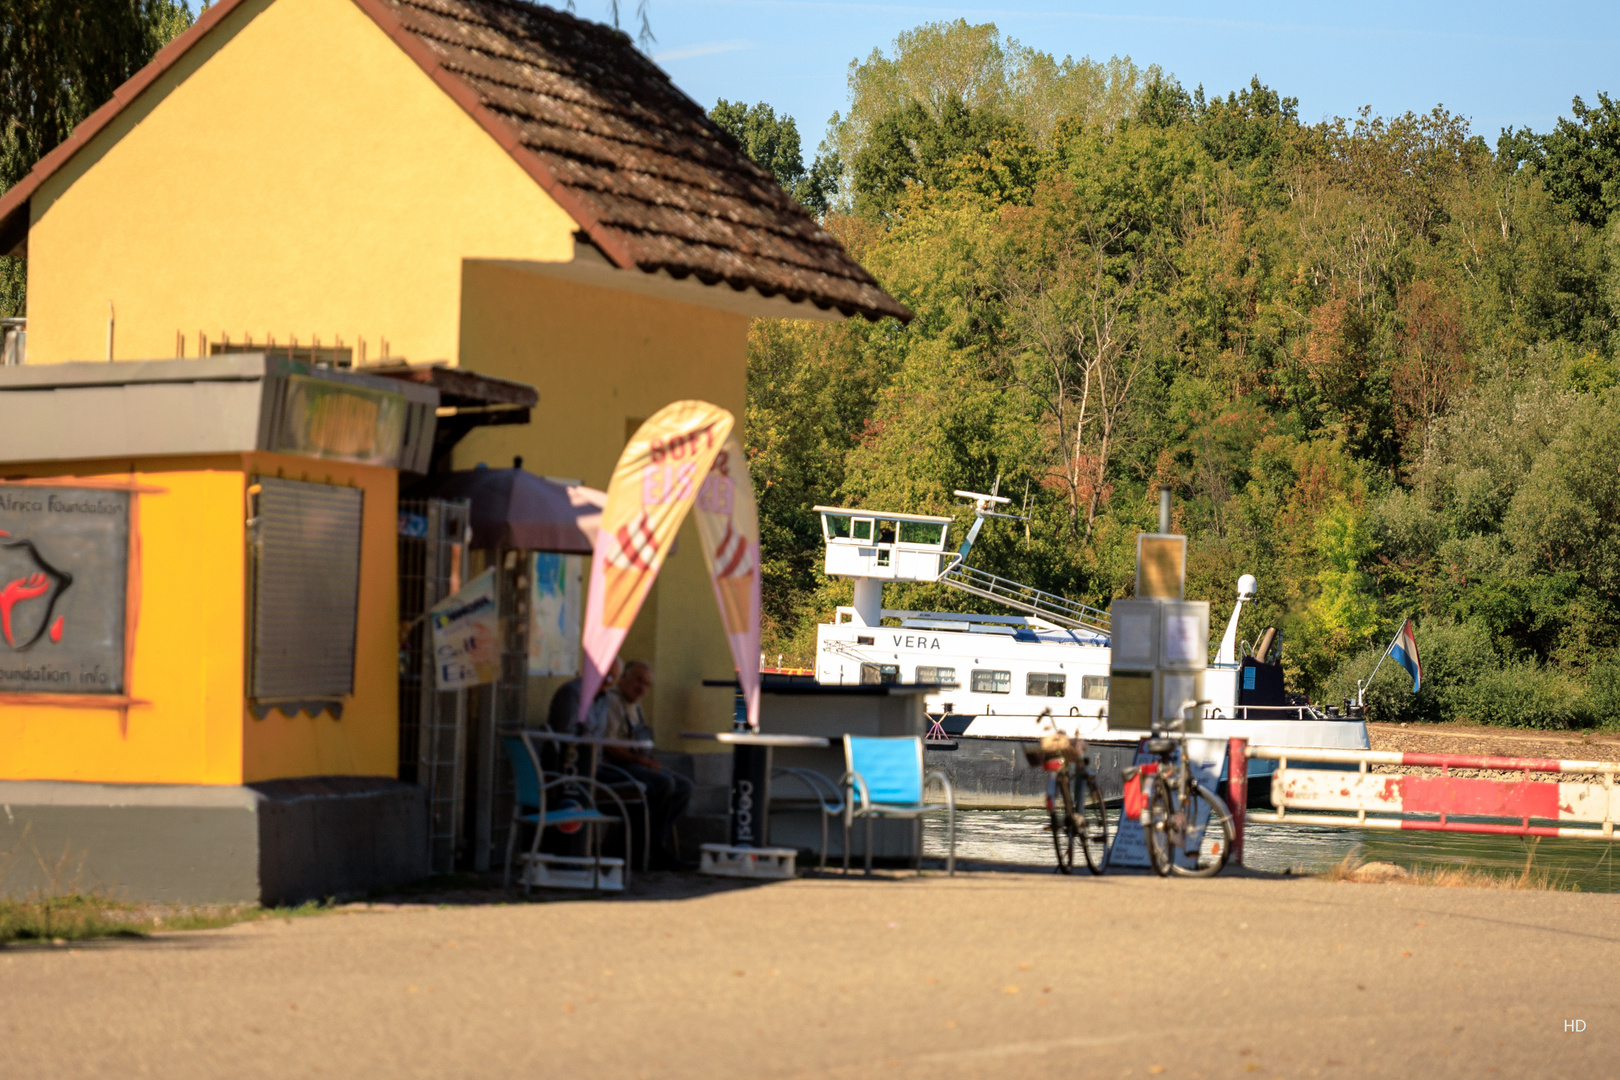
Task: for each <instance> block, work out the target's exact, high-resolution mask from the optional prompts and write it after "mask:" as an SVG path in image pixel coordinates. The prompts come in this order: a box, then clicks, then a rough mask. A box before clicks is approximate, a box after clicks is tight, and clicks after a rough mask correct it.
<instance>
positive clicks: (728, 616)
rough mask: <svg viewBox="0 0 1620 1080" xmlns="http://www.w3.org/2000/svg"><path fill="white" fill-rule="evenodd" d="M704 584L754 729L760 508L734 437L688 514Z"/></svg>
mask: <svg viewBox="0 0 1620 1080" xmlns="http://www.w3.org/2000/svg"><path fill="white" fill-rule="evenodd" d="M693 517H694V518H695V519H696V520H697V527H698V537H699V538H700V539H701V540H702V541H703V557H704V558H705V559H706V560H708V563H709V580H710V581H711V582H712V583H713V584H714V597H715V599H716V600H717V601H718V602H719V604H720V621H721V622H722V623H724V624H725V628H726V641H727V642H728V643H729V644H730V645H731V659H732V661H733V662H734V663H735V664H736V665H737V680H738V683H739V684H740V685H741V687H742V692H743V700H744V701H746V702H747V703H748V726H749V727H751V728H754V729H756V730H757V729H758V728H759V586H760V568H759V562H760V560H759V509H758V507H757V505H756V504H755V502H754V483H753V481H752V480H751V479H750V478H749V476H748V458H747V457H746V456H744V454H743V449H742V447H741V445H739V444H738V442H737V437H736V436H735V435H733V436H730V437H729V438H727V439H726V443H725V446H723V447H721V449H720V453H719V454H718V455H716V457H715V459H714V466H713V468H711V469H710V470H709V475H708V477H707V478H706V479H705V480H704V481H703V486H702V487H701V488H699V489H698V497H697V505H696V507H694V509H693Z"/></svg>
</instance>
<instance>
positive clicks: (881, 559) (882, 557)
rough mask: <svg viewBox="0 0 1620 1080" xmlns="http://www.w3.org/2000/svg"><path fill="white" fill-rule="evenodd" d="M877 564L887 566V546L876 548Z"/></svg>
mask: <svg viewBox="0 0 1620 1080" xmlns="http://www.w3.org/2000/svg"><path fill="white" fill-rule="evenodd" d="M878 565H879V566H888V565H889V549H888V548H878Z"/></svg>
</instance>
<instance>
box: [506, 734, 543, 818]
mask: <svg viewBox="0 0 1620 1080" xmlns="http://www.w3.org/2000/svg"><path fill="white" fill-rule="evenodd" d="M501 743H502V744H503V745H504V746H505V747H506V756H507V758H508V759H509V760H510V761H511V762H512V797H513V799H514V800H515V801H516V802H517V804H518V805H519V806H522V807H530V806H534V807H538V806H539V805H540V774H539V773H537V772H536V771H535V768H534V758H532V757H530V756H529V748H528V747H527V746H526V745H524V742H523V740H522V739H521V738H519V737H518V736H516V735H507V736H505V737H503V738H502V739H501Z"/></svg>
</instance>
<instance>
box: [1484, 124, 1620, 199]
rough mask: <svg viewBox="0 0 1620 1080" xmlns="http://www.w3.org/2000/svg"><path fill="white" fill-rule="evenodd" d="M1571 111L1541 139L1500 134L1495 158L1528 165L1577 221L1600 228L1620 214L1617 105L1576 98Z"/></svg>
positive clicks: (1518, 133)
mask: <svg viewBox="0 0 1620 1080" xmlns="http://www.w3.org/2000/svg"><path fill="white" fill-rule="evenodd" d="M1571 111H1572V112H1574V114H1575V118H1574V119H1573V120H1571V119H1568V118H1566V117H1559V119H1558V123H1557V124H1556V125H1555V126H1554V127H1553V130H1551V131H1549V132H1547V133H1546V134H1545V135H1537V134H1535V133H1534V132H1532V131H1530V130H1528V129H1524V128H1521V129H1518V130H1512V129H1510V130H1507V131H1504V132H1502V136H1501V138H1500V139H1498V140H1497V154H1498V156H1500V157H1501V158H1503V159H1504V160H1506V161H1508V162H1510V163H1512V164H1514V165H1517V164H1519V163H1524V164H1528V165H1529V166H1530V167H1531V168H1533V169H1534V170H1536V171H1537V172H1538V173H1540V174H1541V176H1542V178H1543V179H1544V181H1545V182H1546V185H1547V189H1548V190H1549V191H1550V192H1551V193H1552V196H1553V198H1554V199H1556V200H1557V201H1558V202H1559V203H1561V204H1563V205H1564V206H1565V207H1567V208H1568V210H1569V212H1570V214H1571V215H1572V216H1573V217H1574V218H1575V219H1576V220H1577V221H1580V222H1584V223H1585V224H1587V225H1592V226H1595V227H1597V228H1602V227H1603V226H1604V224H1606V223H1607V222H1608V220H1609V218H1610V217H1611V216H1612V215H1613V214H1614V212H1615V211H1616V210H1617V209H1620V102H1616V101H1614V100H1612V99H1611V98H1610V97H1609V95H1608V94H1603V93H1600V94H1598V103H1597V105H1595V106H1591V105H1587V104H1586V102H1584V101H1582V100H1581V99H1580V98H1579V97H1578V96H1577V97H1576V98H1575V100H1574V102H1573V103H1572V104H1571Z"/></svg>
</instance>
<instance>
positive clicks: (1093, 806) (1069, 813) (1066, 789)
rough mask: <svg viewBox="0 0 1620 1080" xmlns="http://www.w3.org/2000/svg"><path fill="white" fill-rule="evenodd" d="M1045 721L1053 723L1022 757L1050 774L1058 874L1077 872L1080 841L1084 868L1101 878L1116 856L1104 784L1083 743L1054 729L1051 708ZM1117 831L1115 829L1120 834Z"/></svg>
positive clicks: (1048, 796) (1049, 807)
mask: <svg viewBox="0 0 1620 1080" xmlns="http://www.w3.org/2000/svg"><path fill="white" fill-rule="evenodd" d="M1041 717H1042V718H1043V719H1045V720H1046V722H1047V723H1048V725H1051V726H1052V728H1053V730H1052V733H1051V734H1049V735H1043V736H1042V737H1041V741H1040V744H1039V746H1030V745H1027V744H1026V745H1025V747H1024V759H1025V760H1026V761H1028V762H1029V764H1030V765H1031V766H1033V767H1034V768H1037V769H1044V770H1046V772H1047V780H1046V813H1047V816H1048V817H1049V818H1050V819H1051V823H1052V847H1053V849H1054V850H1055V851H1056V852H1057V868H1058V871H1059V872H1060V873H1064V874H1072V873H1073V872H1074V849H1075V844H1076V842H1077V841H1078V843H1079V846H1080V852H1081V855H1082V857H1083V858H1084V859H1085V862H1086V869H1088V870H1090V871H1091V872H1092V873H1093V874H1101V873H1103V872H1104V871H1106V870H1107V869H1108V858H1109V855H1110V854H1112V852H1113V836H1112V835H1110V833H1109V831H1108V806H1107V804H1106V803H1105V802H1104V800H1103V793H1102V785H1101V784H1099V783H1098V782H1097V774H1096V773H1095V772H1093V771H1092V768H1091V762H1090V760H1089V759H1088V758H1087V757H1086V744H1085V740H1083V739H1076V738H1071V737H1070V736H1068V735H1065V734H1064V733H1063V732H1061V731H1058V730H1057V729H1056V725H1055V724H1053V723H1052V710H1051V709H1043V710H1042V711H1041ZM1116 831H1117V830H1116Z"/></svg>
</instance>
